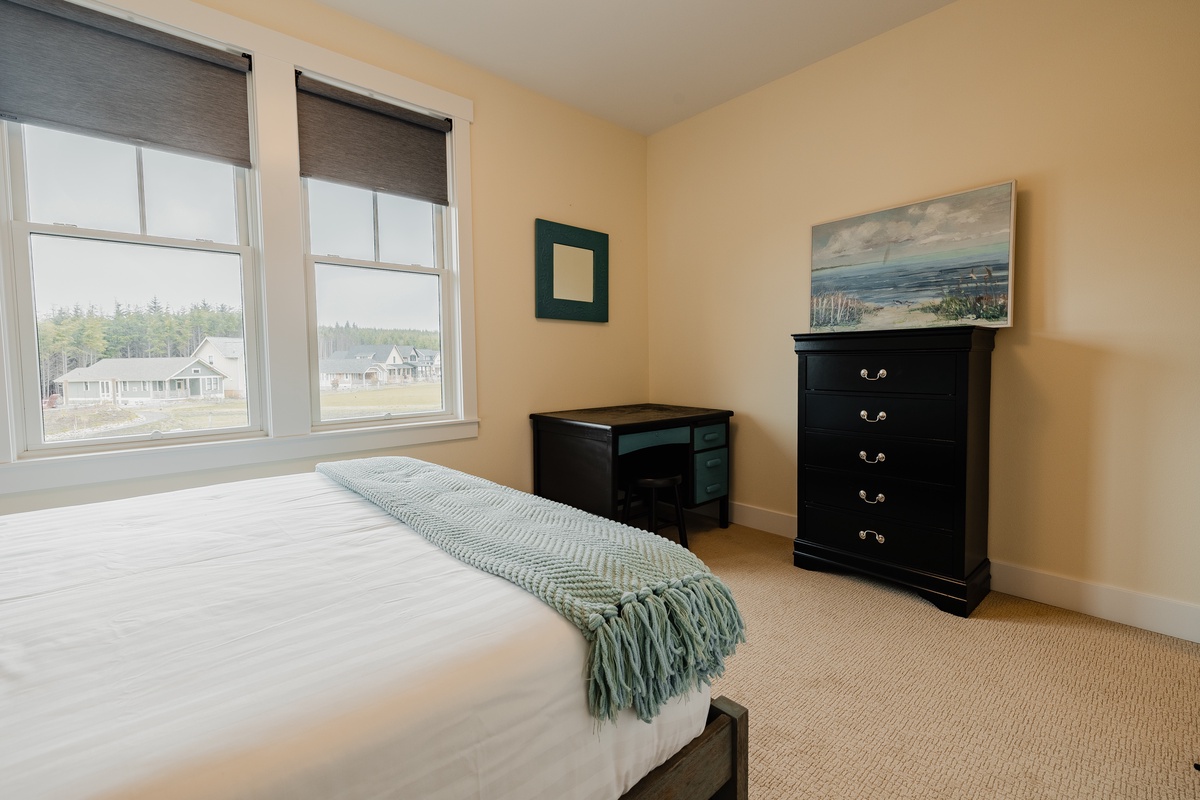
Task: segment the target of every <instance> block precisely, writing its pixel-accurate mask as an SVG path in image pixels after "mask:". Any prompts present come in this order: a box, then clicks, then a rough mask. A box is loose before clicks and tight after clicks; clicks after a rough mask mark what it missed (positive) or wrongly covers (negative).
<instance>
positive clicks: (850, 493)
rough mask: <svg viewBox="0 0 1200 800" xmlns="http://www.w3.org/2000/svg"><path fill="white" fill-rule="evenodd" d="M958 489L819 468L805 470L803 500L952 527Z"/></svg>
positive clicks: (875, 514)
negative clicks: (955, 490)
mask: <svg viewBox="0 0 1200 800" xmlns="http://www.w3.org/2000/svg"><path fill="white" fill-rule="evenodd" d="M881 498H882V499H881ZM954 498H955V492H954V491H953V490H952V489H951V488H950V487H949V486H940V485H938V484H932V483H918V482H916V481H906V480H903V479H900V478H882V477H880V478H872V477H867V476H859V475H851V474H849V473H845V472H833V471H826V470H818V469H807V470H805V471H804V502H806V503H817V504H819V505H823V506H833V507H836V508H842V509H846V510H847V511H853V512H855V513H859V514H864V515H870V516H877V517H888V518H890V519H895V520H900V521H901V522H910V523H913V524H915V525H927V526H929V527H931V528H943V529H946V530H949V529H950V528H951V527H952V526H953V524H954V505H955V504H954Z"/></svg>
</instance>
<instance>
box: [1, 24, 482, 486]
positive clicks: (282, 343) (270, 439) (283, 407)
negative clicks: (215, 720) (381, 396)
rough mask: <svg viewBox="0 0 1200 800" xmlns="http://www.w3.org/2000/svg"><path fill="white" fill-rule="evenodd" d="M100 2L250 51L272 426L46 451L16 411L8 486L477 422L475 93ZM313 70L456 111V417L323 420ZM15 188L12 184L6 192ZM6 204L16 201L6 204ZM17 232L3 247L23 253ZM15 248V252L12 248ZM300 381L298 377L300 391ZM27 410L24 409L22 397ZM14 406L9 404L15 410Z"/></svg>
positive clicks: (401, 438) (459, 428) (317, 449)
mask: <svg viewBox="0 0 1200 800" xmlns="http://www.w3.org/2000/svg"><path fill="white" fill-rule="evenodd" d="M80 4H81V5H88V6H91V7H93V8H99V9H102V10H109V11H111V10H113V9H116V10H118V11H121V12H126V13H123V14H122V15H123V16H126V17H128V18H131V19H136V20H137V21H138V22H141V23H143V24H150V25H153V26H155V27H159V28H162V29H164V30H168V31H170V32H173V33H177V34H182V35H185V36H188V35H191V36H193V37H199V38H203V39H207V40H209V41H210V42H211V43H216V44H218V45H221V44H227V45H229V46H232V47H235V48H239V49H240V50H241V51H243V52H247V53H250V54H251V56H252V58H253V69H254V72H253V78H252V81H251V93H250V102H251V125H252V130H251V146H252V148H253V152H254V163H255V164H256V167H257V169H256V170H254V171H253V172H252V173H251V179H252V180H255V181H257V183H258V187H259V197H258V212H259V213H258V215H257V216H254V215H252V218H251V220H250V224H251V226H252V227H254V228H256V229H257V231H256V232H257V235H256V236H254V237H252V240H254V241H258V242H261V243H262V250H261V252H260V253H259V269H260V270H261V275H262V279H261V280H262V290H263V306H264V308H265V312H266V313H265V317H266V319H267V320H268V324H269V330H266V331H265V334H264V338H265V340H264V341H262V342H258V343H250V342H247V346H248V347H250V346H255V345H257V346H259V347H261V351H260V352H261V354H262V358H260V359H258V362H259V363H260V364H262V365H263V366H262V371H263V372H264V373H265V374H263V375H261V376H260V379H262V378H267V380H260V385H263V386H265V387H266V393H265V397H264V404H263V408H264V410H265V420H264V431H263V432H261V433H252V434H247V435H244V436H240V437H233V438H225V439H221V440H216V441H204V440H198V441H193V442H188V443H186V444H179V445H172V446H156V447H145V446H142V447H130V448H129V449H126V450H120V451H105V452H78V453H71V454H41V453H30V452H19V451H18V447H17V437H16V431H15V429H14V427H13V425H14V423H13V420H12V419H11V418H10V419H6V420H5V421H4V424H0V498H2V497H3V496H4V495H6V494H10V493H18V492H29V491H44V490H49V489H64V488H70V487H72V486H83V485H88V484H93V483H101V482H108V481H113V480H134V479H139V478H149V477H154V476H162V475H170V474H177V475H182V474H186V473H191V472H198V471H205V470H220V469H224V468H232V467H235V466H245V465H250V464H270V463H273V462H280V461H288V460H294V459H296V460H298V459H312V458H323V457H336V456H339V455H344V454H350V453H364V452H369V451H374V450H382V449H393V448H397V447H403V446H408V445H417V444H431V443H435V442H445V441H452V440H456V439H467V438H474V437H476V436H477V435H478V429H479V420H478V406H477V402H476V378H475V344H474V343H475V326H474V318H475V298H474V269H473V251H472V245H471V172H470V145H471V142H470V128H471V125H470V123H471V121H472V119H473V116H474V107H473V103H472V102H471V101H470V100H468V99H466V98H463V97H459V96H457V95H454V94H451V93H448V92H445V91H442V90H440V89H436V88H434V87H431V86H428V85H426V84H423V83H420V82H418V81H415V80H412V79H410V78H406V77H404V76H402V75H398V74H396V73H392V72H389V71H387V70H384V69H381V68H379V67H375V66H372V65H370V64H366V63H364V62H361V61H357V60H355V59H352V58H350V57H348V56H344V55H341V54H339V53H334V52H332V51H329V50H325V49H324V48H321V47H318V46H316V45H313V44H310V43H308V42H303V41H300V40H298V39H294V38H292V37H290V36H287V35H285V34H282V33H279V32H278V31H273V30H270V29H268V28H264V27H262V26H259V25H255V24H254V23H250V22H247V21H245V20H242V19H239V18H237V17H233V16H230V15H228V14H225V13H223V12H220V11H217V10H215V9H211V8H207V7H204V6H200V5H196V4H194V3H191V2H188V0H113V2H110V3H108V4H100V3H94V2H88V1H87V0H85V2H81V3H80ZM297 69H301V70H310V71H313V72H317V73H320V74H322V75H324V76H329V77H330V78H333V79H335V80H338V81H343V82H345V84H346V85H348V86H355V87H359V88H360V89H362V90H366V91H367V92H369V93H373V94H376V95H377V96H378V97H380V98H382V99H385V100H387V101H389V102H398V103H400V104H403V105H410V106H412V107H414V108H417V109H419V110H423V111H427V112H433V113H437V114H440V115H443V116H445V117H449V118H450V119H452V120H453V122H454V128H453V131H452V132H451V134H450V144H449V147H450V156H451V158H450V165H451V172H450V181H451V184H450V185H451V197H452V198H453V200H454V205H453V206H452V207H450V208H449V209H447V212H446V223H447V230H448V239H449V248H450V251H451V252H448V253H447V257H448V258H449V259H452V261H451V262H450V263H455V264H456V265H457V272H456V276H455V277H456V281H457V284H458V287H457V288H458V291H457V294H456V296H455V298H454V301H455V303H456V305H457V307H456V308H455V311H456V313H457V317H458V321H459V331H458V335H457V336H453V337H448V338H451V339H452V343H450V342H448V343H446V344H445V345H444V346H446V347H449V346H453V347H454V348H455V352H454V353H453V356H454V357H453V358H447V359H445V361H447V362H448V363H449V365H450V366H451V368H452V369H453V371H454V372H455V373H456V374H454V375H453V376H450V375H447V376H446V378H447V379H449V378H450V377H453V378H454V379H455V380H456V381H457V383H458V385H459V387H460V395H459V397H458V398H457V405H458V408H455V409H453V411H454V412H455V416H456V418H455V419H449V420H436V421H428V422H404V423H401V424H395V423H392V424H386V425H385V424H380V425H379V426H365V427H356V428H352V429H340V430H329V431H324V430H314V428H313V425H312V419H313V414H312V408H311V402H312V401H311V397H310V395H309V392H308V391H307V386H308V369H309V366H308V365H309V354H308V342H309V333H308V310H307V309H308V304H307V297H306V294H307V290H306V284H307V281H306V280H305V271H306V263H305V261H306V260H305V255H306V254H305V252H304V250H305V248H304V244H303V243H304V238H303V237H304V231H303V228H302V224H303V221H302V216H301V208H302V187H301V181H300V179H299V172H300V156H299V146H298V140H297V122H296V102H295V71H296V70H297ZM4 194H6V193H5V192H0V203H5V202H6V200H5V199H3V195H4ZM0 211H4V212H5V213H7V209H4V208H0ZM11 244H12V243H11V242H10V241H8V235H7V234H3V240H2V241H0V246H3V247H4V248H5V252H6V254H8V253H11V252H12V248H11ZM6 257H7V256H6ZM12 272H13V270H6V271H5V273H4V274H5V275H6V276H9V277H6V278H5V279H4V285H3V286H0V291H3V292H4V293H5V296H6V297H7V298H9V299H10V300H11V299H12V298H14V297H15V294H14V292H15V287H14V286H13V285H12V278H11V275H12ZM12 316H13V315H9V314H6V315H5V321H4V325H3V326H2V327H0V337H3V340H4V341H3V342H2V343H3V344H4V345H5V347H0V396H11V390H12V389H13V387H14V383H13V376H14V373H13V370H14V369H15V368H16V365H15V364H12V363H10V362H8V361H6V360H5V355H4V354H5V352H9V353H11V352H12V350H11V349H10V348H11V345H12V344H14V343H15V342H16V341H18V339H17V330H16V328H15V323H14V322H13V321H12ZM297 389H298V390H297ZM14 411H16V412H17V413H16V414H14V415H12V416H17V415H19V414H20V413H21V411H22V409H20V408H17V409H14ZM6 416H8V415H6Z"/></svg>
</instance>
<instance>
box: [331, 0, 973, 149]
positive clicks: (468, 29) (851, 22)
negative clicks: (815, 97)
mask: <svg viewBox="0 0 1200 800" xmlns="http://www.w3.org/2000/svg"><path fill="white" fill-rule="evenodd" d="M318 2H320V3H321V4H322V5H325V6H328V7H330V8H335V9H338V10H341V11H344V12H346V13H348V14H350V15H352V16H355V17H358V18H360V19H363V20H366V21H368V22H371V23H374V24H375V25H379V26H381V27H383V28H387V29H389V30H391V31H394V32H396V33H398V34H400V35H401V36H404V37H405V38H408V39H412V40H413V41H416V42H420V43H421V44H424V45H428V46H429V47H432V48H434V49H435V50H439V51H441V52H443V53H446V54H448V55H451V56H454V57H455V58H458V59H460V60H462V61H465V62H467V63H468V64H472V65H474V66H476V67H479V68H481V69H484V70H486V71H488V72H490V73H492V74H494V75H499V76H501V77H503V78H507V79H509V80H511V81H513V82H514V83H517V84H520V85H522V86H525V87H527V88H529V89H532V90H534V91H536V92H539V93H540V94H544V95H546V96H547V97H552V98H554V99H556V100H560V101H562V102H564V103H567V104H569V105H571V106H574V107H576V108H579V109H581V110H583V111H586V112H588V113H590V114H594V115H595V116H598V117H601V118H603V119H607V120H610V121H611V122H614V123H616V124H618V125H621V126H622V127H625V128H629V129H631V130H634V131H638V132H639V133H643V134H651V133H654V132H656V131H659V130H662V129H663V128H666V127H668V126H670V125H673V124H675V123H676V122H679V121H681V120H684V119H687V118H688V117H691V116H693V115H695V114H698V113H700V112H701V111H704V110H705V109H708V108H712V107H713V106H716V105H719V104H721V103H723V102H725V101H726V100H730V99H732V98H734V97H737V96H738V95H740V94H744V93H745V92H748V91H750V90H751V89H755V88H757V87H759V86H762V85H764V84H766V83H769V82H770V81H772V80H774V79H776V78H779V77H782V76H784V75H787V74H789V73H792V72H795V71H796V70H798V69H800V68H802V67H805V66H808V65H809V64H812V63H815V62H817V61H820V60H821V59H823V58H827V57H828V56H831V55H833V54H834V53H837V52H839V51H841V50H845V49H846V48H849V47H852V46H854V45H856V44H858V43H859V42H863V41H866V40H867V39H870V38H872V37H874V36H877V35H879V34H881V33H883V32H885V31H888V30H891V29H892V28H895V27H897V26H900V25H903V24H904V23H906V22H908V21H910V20H913V19H916V18H917V17H920V16H922V15H924V14H928V13H929V12H931V11H934V10H935V9H938V8H940V7H942V6H945V5H948V4H949V3H950V2H951V0H594V1H593V2H581V0H432V1H431V0H318Z"/></svg>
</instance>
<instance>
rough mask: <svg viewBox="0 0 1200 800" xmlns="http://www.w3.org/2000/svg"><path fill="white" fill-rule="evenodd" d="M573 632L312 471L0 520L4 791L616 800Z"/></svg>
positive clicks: (691, 732)
mask: <svg viewBox="0 0 1200 800" xmlns="http://www.w3.org/2000/svg"><path fill="white" fill-rule="evenodd" d="M586 654H587V645H586V642H585V641H584V639H583V637H582V635H581V634H580V633H579V631H578V630H577V629H576V628H575V627H574V626H573V625H571V624H570V623H569V622H567V621H566V620H564V619H562V618H561V617H559V616H558V614H557V613H555V612H554V611H553V610H552V609H550V608H549V607H548V606H546V605H544V604H542V603H541V602H540V601H539V600H538V599H537V598H535V597H533V596H532V595H530V594H527V593H526V592H525V591H523V590H522V589H520V588H518V587H516V586H514V585H512V584H510V583H508V582H507V581H504V580H503V579H500V578H496V577H493V576H490V575H487V574H484V573H482V572H479V571H478V570H475V569H473V568H471V567H468V566H466V565H464V564H461V563H460V562H458V561H456V560H454V559H453V558H451V557H450V556H448V555H446V554H445V553H443V552H442V551H440V550H438V549H437V548H436V547H434V546H433V545H431V544H429V543H427V542H426V541H425V540H424V539H422V538H421V537H420V536H418V535H417V534H416V533H414V532H413V531H412V530H411V529H409V528H407V527H406V526H405V525H403V524H402V523H400V522H399V521H397V520H396V519H394V518H393V517H391V516H389V515H388V514H387V513H385V512H384V511H382V510H380V509H379V508H378V507H376V506H375V505H374V504H372V503H371V502H369V501H368V500H365V499H363V498H361V497H359V496H358V495H356V494H354V493H352V492H350V491H349V490H347V489H344V488H342V487H341V486H339V485H337V484H336V483H334V482H333V481H331V480H329V479H328V478H326V477H325V476H323V475H318V474H311V473H310V474H304V475H293V476H287V477H281V478H266V479H261V480H255V481H246V482H242V483H231V484H222V485H218V486H212V487H206V488H201V489H190V490H185V491H180V492H172V493H168V494H160V495H153V496H148V497H144V498H136V499H131V500H116V501H111V502H107V503H99V504H92V505H84V506H76V507H70V508H63V509H55V510H49V511H39V512H32V513H24V514H13V515H9V516H0V798H22V800H33V798H84V797H121V798H140V797H147V798H149V797H156V798H172V799H175V798H180V799H182V798H193V797H195V798H200V797H203V798H233V797H236V798H289V799H292V798H296V799H301V798H333V797H338V798H406V800H407V799H415V798H420V799H421V800H437V799H438V798H448V799H449V798H452V799H453V800H462V799H463V798H513V799H514V800H517V799H518V798H519V799H520V800H529V799H530V798H539V797H545V798H615V797H618V796H619V795H620V794H622V793H623V792H625V791H626V790H627V789H629V788H630V787H631V786H632V785H633V784H634V783H636V782H637V781H638V780H639V779H640V778H641V777H642V776H643V775H644V774H645V773H647V772H648V771H650V770H651V769H653V768H654V767H655V766H657V765H658V764H660V763H662V762H663V761H665V760H666V759H667V758H668V757H669V756H670V755H671V754H672V753H674V752H675V751H677V750H679V749H680V748H681V747H682V746H683V745H684V744H686V743H687V742H688V741H690V740H691V739H692V738H694V737H695V736H696V735H697V734H699V732H700V731H701V730H702V729H703V727H704V721H705V716H706V713H707V710H708V692H707V690H704V691H700V692H696V693H694V694H693V695H691V696H690V697H689V698H686V700H677V701H674V702H672V703H671V704H670V705H669V706H668V707H667V708H666V709H665V710H664V712H663V713H662V714H661V715H660V716H659V717H658V718H657V719H656V720H655V721H654V723H653V724H646V723H642V722H639V721H638V720H637V719H636V717H635V716H634V715H633V714H632V712H629V711H625V712H622V716H621V718H620V719H619V720H618V722H617V724H616V725H611V724H609V725H605V726H603V727H602V728H599V729H598V730H597V727H596V724H595V721H594V720H593V719H592V718H591V717H590V716H588V713H587V702H586V694H585V692H586V687H585V683H584V677H583V676H584V666H585V659H586Z"/></svg>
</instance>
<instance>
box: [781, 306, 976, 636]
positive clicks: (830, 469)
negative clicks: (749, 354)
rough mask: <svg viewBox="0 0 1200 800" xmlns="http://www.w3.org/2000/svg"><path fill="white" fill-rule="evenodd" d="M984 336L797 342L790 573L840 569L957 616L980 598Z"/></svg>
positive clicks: (817, 336)
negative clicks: (903, 589)
mask: <svg viewBox="0 0 1200 800" xmlns="http://www.w3.org/2000/svg"><path fill="white" fill-rule="evenodd" d="M995 334H996V331H995V329H994V328H979V327H953V328H930V329H920V330H900V331H888V332H880V331H869V332H860V331H854V332H848V333H810V334H795V335H793V337H792V338H793V339H794V340H795V350H796V355H797V356H799V361H800V364H799V367H800V372H799V379H800V387H799V388H800V393H799V458H798V471H799V476H798V477H799V513H798V525H797V533H796V541H795V548H794V561H795V564H796V566H798V567H806V568H808V569H828V568H842V569H850V570H854V571H857V572H861V573H864V574H868V575H873V576H875V577H878V578H883V579H885V580H889V581H894V582H896V583H899V584H903V585H905V586H908V587H910V588H912V589H915V590H916V591H917V592H919V593H920V594H921V595H922V596H923V597H925V598H926V599H928V600H930V601H931V602H933V603H934V604H935V605H936V606H937V607H938V608H941V609H942V610H944V611H949V612H951V613H954V614H958V615H960V616H964V617H965V616H968V615H969V614H970V613H971V611H973V610H974V609H975V606H977V605H978V604H979V601H980V600H982V599H983V598H984V596H985V595H986V594H987V593H988V590H989V588H990V585H991V565H990V562H989V561H988V558H987V524H988V419H989V403H990V396H991V360H992V349H993V347H994V340H995Z"/></svg>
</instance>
